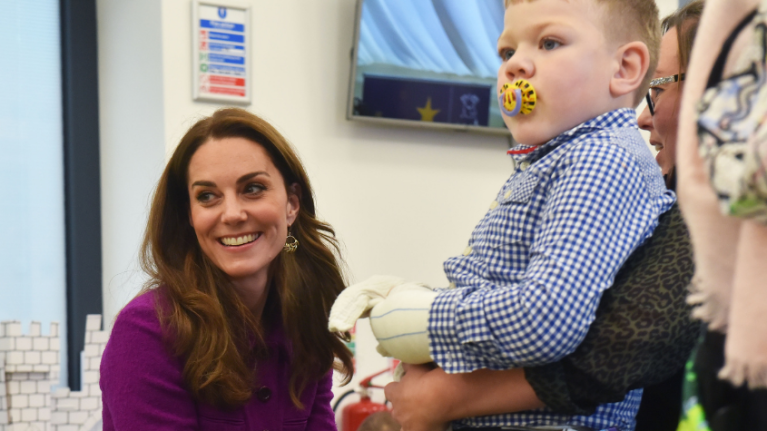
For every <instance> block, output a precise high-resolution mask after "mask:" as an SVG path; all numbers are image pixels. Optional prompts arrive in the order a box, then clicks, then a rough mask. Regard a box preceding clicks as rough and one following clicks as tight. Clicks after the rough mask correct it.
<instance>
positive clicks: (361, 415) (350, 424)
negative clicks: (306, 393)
mask: <svg viewBox="0 0 767 431" xmlns="http://www.w3.org/2000/svg"><path fill="white" fill-rule="evenodd" d="M388 371H389V368H386V369H384V370H381V371H379V372H377V373H375V374H373V375H371V376H368V377H366V378H364V379H363V380H362V381H361V382H360V387H359V389H358V390H357V391H355V390H354V389H352V390H349V391H348V392H346V393H344V394H343V395H341V396H340V397H339V398H338V401H336V403H335V405H334V406H333V411H336V409H338V406H339V405H340V404H341V401H342V400H343V399H344V398H346V397H347V396H349V395H351V394H354V393H357V394H359V396H360V400H359V401H357V402H356V403H354V404H349V405H348V406H346V407H344V408H343V410H342V411H341V430H340V431H357V428H359V426H360V424H361V423H362V421H364V420H365V418H367V417H368V416H370V415H372V414H373V413H376V412H382V411H389V408H388V407H386V405H385V404H379V403H376V402H373V401H372V400H371V399H370V393H369V391H370V388H378V389H383V386H378V385H374V384H373V383H372V380H373V378H375V377H378V376H380V375H381V374H383V373H386V372H388Z"/></svg>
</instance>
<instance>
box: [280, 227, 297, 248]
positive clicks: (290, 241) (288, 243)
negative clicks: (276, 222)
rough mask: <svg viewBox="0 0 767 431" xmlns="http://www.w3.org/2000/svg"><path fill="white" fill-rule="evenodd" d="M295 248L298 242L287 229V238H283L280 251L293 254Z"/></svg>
mask: <svg viewBox="0 0 767 431" xmlns="http://www.w3.org/2000/svg"><path fill="white" fill-rule="evenodd" d="M297 248H298V240H297V239H296V237H294V236H293V235H292V234H291V233H290V229H288V237H287V238H285V245H284V246H283V247H282V250H283V251H284V252H285V253H293V252H295V251H296V249H297Z"/></svg>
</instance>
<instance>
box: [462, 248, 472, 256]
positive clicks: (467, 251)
mask: <svg viewBox="0 0 767 431" xmlns="http://www.w3.org/2000/svg"><path fill="white" fill-rule="evenodd" d="M472 251H473V250H472V248H471V247H466V250H464V251H463V255H464V256H468V255H470V254H471V252H472Z"/></svg>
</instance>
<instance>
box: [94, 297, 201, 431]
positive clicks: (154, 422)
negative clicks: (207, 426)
mask: <svg viewBox="0 0 767 431" xmlns="http://www.w3.org/2000/svg"><path fill="white" fill-rule="evenodd" d="M153 296H154V294H153V293H148V294H145V295H143V296H140V297H138V298H137V299H134V300H133V301H132V302H131V303H130V304H128V305H127V306H126V307H125V308H124V309H123V310H122V311H121V312H120V314H119V315H118V317H117V320H116V321H115V324H114V328H113V329H112V334H111V335H110V337H109V342H108V343H107V347H106V349H105V350H104V355H103V357H102V359H101V379H100V382H99V384H100V386H101V393H102V400H103V404H104V415H103V416H104V417H103V419H104V430H105V431H111V430H116V431H122V430H140V429H147V430H148V429H151V430H158V431H163V430H169V431H170V430H174V431H175V430H181V431H191V430H198V429H199V428H198V424H197V411H196V408H195V403H194V401H193V399H192V396H191V394H190V393H189V392H188V391H187V390H186V389H185V388H184V379H183V375H182V365H181V363H180V362H179V360H178V359H176V358H174V357H173V356H172V355H171V354H170V352H169V350H168V349H167V347H166V345H165V343H164V341H163V335H162V330H161V328H160V324H159V321H158V317H157V312H156V311H155V308H154V304H153V300H152V297H153Z"/></svg>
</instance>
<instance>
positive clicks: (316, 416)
mask: <svg viewBox="0 0 767 431" xmlns="http://www.w3.org/2000/svg"><path fill="white" fill-rule="evenodd" d="M332 387H333V370H330V372H328V373H327V374H326V375H325V377H323V378H322V380H320V382H319V383H318V384H317V395H315V397H314V404H313V405H312V412H311V413H310V414H309V420H308V421H307V423H306V429H307V430H319V431H324V430H327V431H336V417H335V413H334V412H333V409H332V408H331V406H330V402H331V401H332V399H333V390H332Z"/></svg>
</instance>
